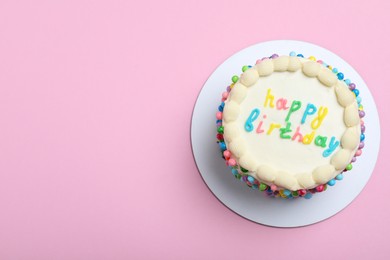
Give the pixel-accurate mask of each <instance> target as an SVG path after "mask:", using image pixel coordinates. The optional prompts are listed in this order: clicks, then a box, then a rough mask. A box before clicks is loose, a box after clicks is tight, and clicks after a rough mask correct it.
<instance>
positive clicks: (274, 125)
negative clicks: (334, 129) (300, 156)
mask: <svg viewBox="0 0 390 260" xmlns="http://www.w3.org/2000/svg"><path fill="white" fill-rule="evenodd" d="M288 104H289V101H288V100H287V99H286V98H279V99H275V96H274V95H273V94H272V92H271V89H270V88H268V89H267V94H266V96H265V99H264V107H266V108H267V109H270V110H273V109H275V110H278V111H280V113H283V112H284V111H286V112H285V113H287V115H286V117H285V118H284V121H285V123H284V125H282V124H280V123H279V122H275V119H278V118H280V117H278V116H276V115H273V114H272V116H270V118H269V119H268V118H267V115H265V114H263V115H262V117H261V118H260V109H259V108H254V109H253V110H252V111H251V113H250V114H249V116H248V118H247V119H246V121H245V124H244V128H245V130H246V131H247V132H252V131H253V130H254V129H255V126H254V122H255V121H257V122H256V131H255V133H256V134H259V135H261V134H263V133H264V134H266V135H271V133H272V132H274V130H275V129H279V137H280V138H281V139H290V140H291V141H297V142H298V143H302V144H304V145H310V144H312V143H313V145H315V146H317V147H320V148H323V149H324V150H323V152H322V156H323V157H328V156H330V155H331V154H332V153H333V152H334V151H335V150H336V148H337V147H338V146H339V145H340V141H338V140H336V137H334V136H332V138H328V137H327V136H323V135H321V134H318V135H316V130H317V129H318V128H319V127H320V126H321V125H322V122H323V121H324V119H325V118H326V116H327V114H328V108H327V107H324V106H320V107H319V108H318V109H317V106H315V105H314V104H312V103H308V104H307V105H306V108H305V109H304V110H303V109H302V111H303V112H300V113H301V116H302V117H301V118H300V121H297V120H296V119H299V117H296V116H294V120H293V123H291V122H290V118H291V115H292V114H293V113H296V112H297V111H299V110H300V109H301V107H302V102H301V101H299V100H293V101H292V102H291V104H290V106H288ZM296 114H297V116H298V114H299V112H298V113H296ZM299 116H300V115H299ZM282 118H283V117H282ZM267 120H269V121H270V122H267ZM282 120H283V119H282ZM294 122H296V123H298V124H299V125H296V126H294V125H293V124H294ZM304 124H310V127H311V129H312V130H311V132H309V133H307V132H306V133H304V132H303V133H302V132H301V129H302V125H304ZM293 129H295V131H293ZM304 129H305V128H304Z"/></svg>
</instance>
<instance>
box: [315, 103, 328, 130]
mask: <svg viewBox="0 0 390 260" xmlns="http://www.w3.org/2000/svg"><path fill="white" fill-rule="evenodd" d="M327 114H328V108H327V107H320V109H319V110H318V115H317V117H316V118H314V120H313V121H312V122H311V128H313V130H315V129H317V128H318V127H320V125H321V124H322V121H323V120H324V118H325V116H326V115H327Z"/></svg>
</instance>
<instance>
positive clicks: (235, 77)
mask: <svg viewBox="0 0 390 260" xmlns="http://www.w3.org/2000/svg"><path fill="white" fill-rule="evenodd" d="M232 81H233V83H237V81H238V76H237V75H234V76H233V77H232Z"/></svg>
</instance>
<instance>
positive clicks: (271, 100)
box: [264, 88, 275, 107]
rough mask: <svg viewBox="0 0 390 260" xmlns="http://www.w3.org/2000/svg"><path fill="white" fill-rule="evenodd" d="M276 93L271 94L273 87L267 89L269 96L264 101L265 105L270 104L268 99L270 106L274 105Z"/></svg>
mask: <svg viewBox="0 0 390 260" xmlns="http://www.w3.org/2000/svg"><path fill="white" fill-rule="evenodd" d="M274 98H275V97H274V95H272V94H271V89H270V88H269V89H268V90H267V96H266V97H265V101H264V107H267V104H268V101H269V106H270V107H274V106H275V105H274Z"/></svg>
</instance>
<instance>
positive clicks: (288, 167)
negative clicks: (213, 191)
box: [223, 56, 360, 190]
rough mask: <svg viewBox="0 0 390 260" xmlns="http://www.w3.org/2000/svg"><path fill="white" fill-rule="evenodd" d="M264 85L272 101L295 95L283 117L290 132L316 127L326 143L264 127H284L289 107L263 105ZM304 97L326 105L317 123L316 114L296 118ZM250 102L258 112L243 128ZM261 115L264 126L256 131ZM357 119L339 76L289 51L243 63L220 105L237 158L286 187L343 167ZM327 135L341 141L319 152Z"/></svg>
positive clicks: (323, 178) (309, 183) (320, 180)
mask: <svg viewBox="0 0 390 260" xmlns="http://www.w3.org/2000/svg"><path fill="white" fill-rule="evenodd" d="M269 90H270V93H271V94H272V95H273V96H274V103H275V102H276V101H277V100H278V99H281V98H283V99H285V100H287V103H286V106H287V107H290V106H291V105H292V102H293V101H294V100H297V101H301V108H300V109H299V110H297V111H296V112H293V113H291V116H290V118H289V120H288V122H290V123H291V130H292V132H291V133H289V135H290V136H293V135H294V133H295V131H296V128H297V127H298V126H299V128H300V129H299V132H300V133H301V134H302V135H303V136H305V135H307V134H310V133H311V132H313V131H315V136H314V138H316V136H318V135H320V136H324V137H327V141H326V147H325V148H324V147H320V146H317V145H315V144H314V139H313V140H312V142H311V143H310V144H303V143H302V142H298V140H297V139H298V138H297V139H296V140H294V141H293V140H291V139H282V138H281V137H280V132H279V129H278V128H275V129H274V130H273V131H271V132H270V133H269V134H268V133H267V132H268V130H269V126H270V124H271V123H278V124H280V125H281V127H285V126H286V115H287V114H288V111H289V108H288V109H286V110H283V109H281V110H278V109H276V106H275V107H274V108H271V107H270V106H269V103H268V104H267V106H266V107H265V100H266V96H267V93H268V92H267V91H269ZM309 103H310V104H313V105H315V106H316V108H317V109H318V110H319V109H320V107H324V108H325V107H326V108H327V109H328V111H327V112H328V113H327V115H326V116H325V117H324V120H323V121H322V122H321V124H320V127H318V128H316V129H313V125H312V121H313V120H314V119H315V117H316V115H317V114H313V115H308V116H307V117H306V120H305V121H306V122H305V123H303V124H302V122H301V120H302V116H303V113H304V111H305V108H306V106H307V104H309ZM255 108H258V109H259V110H260V115H259V116H258V118H257V119H256V120H254V121H253V127H254V129H253V130H252V131H247V130H246V129H245V123H246V121H247V119H248V117H249V116H250V114H251V111H253V109H255ZM279 108H280V107H279ZM317 112H318V111H317ZM264 115H266V117H264ZM261 121H262V128H261V129H262V130H264V132H261V133H258V132H257V131H256V130H257V127H258V125H259V124H260V122H261ZM317 123H318V122H317ZM359 123H360V118H359V114H358V109H357V103H356V100H355V96H354V95H353V93H352V92H351V91H350V90H349V89H348V87H347V85H346V84H345V83H344V82H343V81H340V80H338V79H337V77H336V76H335V74H334V73H332V72H331V71H330V70H329V69H327V68H325V67H324V66H322V65H320V64H319V63H317V62H314V61H310V60H307V59H303V58H298V57H289V56H281V57H278V58H276V59H266V60H263V61H262V62H260V63H259V64H256V65H255V66H254V67H253V68H250V69H247V70H246V71H245V72H244V73H243V74H242V75H241V77H240V79H239V81H238V82H237V83H236V84H235V85H234V87H233V89H232V90H231V92H230V95H229V98H228V100H227V101H226V102H225V108H224V111H223V126H224V138H225V143H226V145H227V148H228V149H229V150H230V151H231V153H232V156H233V157H234V158H235V159H236V161H237V162H238V164H239V165H240V166H241V167H243V168H245V169H247V170H248V171H249V172H248V174H250V175H252V176H253V177H255V178H257V179H258V180H260V181H262V182H265V183H267V184H275V185H277V186H279V187H281V188H285V189H289V190H298V189H304V188H313V187H315V186H317V185H319V184H324V183H326V182H328V181H329V180H330V179H332V178H334V177H335V176H336V175H337V174H338V173H339V172H340V171H342V170H343V169H344V168H345V167H346V166H347V165H348V164H349V163H350V161H351V159H352V157H353V156H354V154H355V152H356V150H357V147H358V145H359V142H360V126H359ZM314 126H315V125H314ZM331 137H334V138H335V140H337V141H340V145H338V146H337V148H336V149H335V150H334V151H333V152H332V153H331V155H330V156H328V157H324V156H323V151H324V150H325V149H327V148H328V144H329V143H330V139H331Z"/></svg>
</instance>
